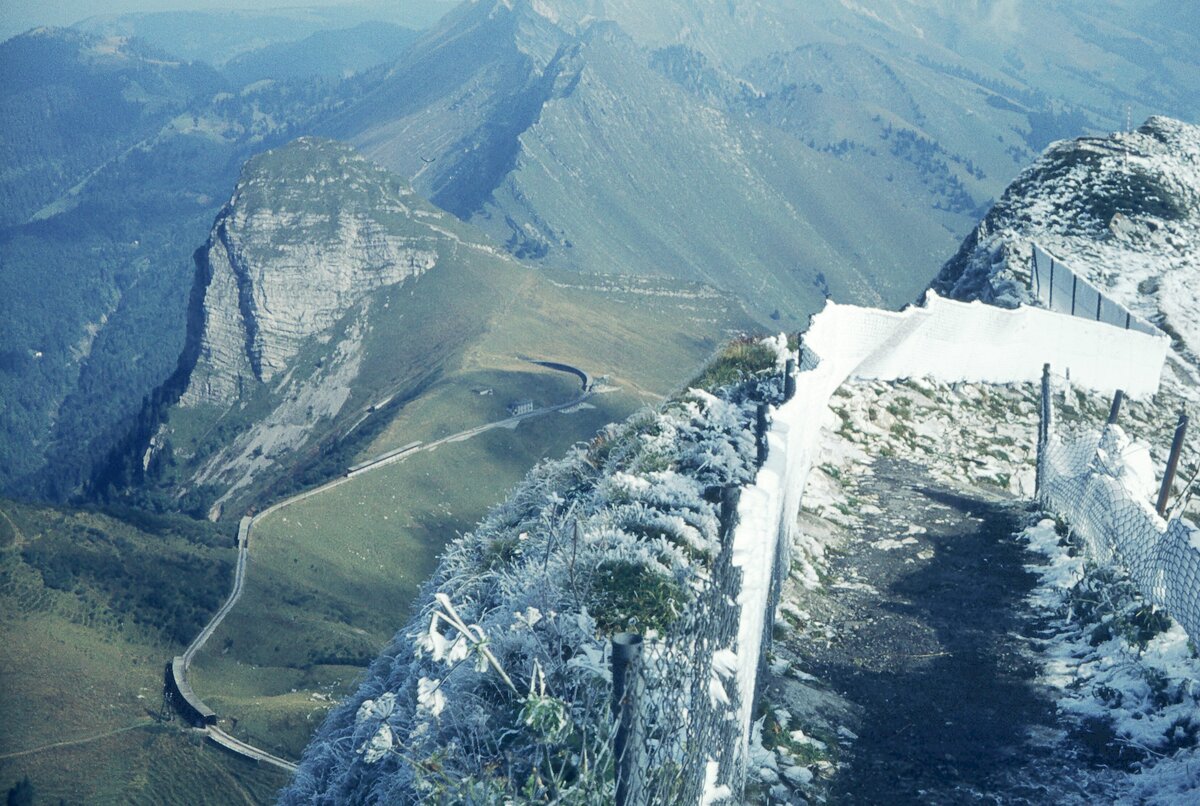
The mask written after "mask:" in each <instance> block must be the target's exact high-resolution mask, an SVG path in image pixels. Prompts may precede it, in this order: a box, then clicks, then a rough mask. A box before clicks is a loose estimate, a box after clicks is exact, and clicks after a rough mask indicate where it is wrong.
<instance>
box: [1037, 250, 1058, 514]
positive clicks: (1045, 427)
mask: <svg viewBox="0 0 1200 806" xmlns="http://www.w3.org/2000/svg"><path fill="white" fill-rule="evenodd" d="M1051 265H1054V264H1053V263H1051ZM1050 410H1051V407H1050V365H1049V364H1042V407H1041V417H1039V419H1038V444H1037V469H1036V477H1035V481H1034V495H1036V496H1037V498H1038V500H1041V497H1042V483H1043V479H1042V475H1043V468H1042V465H1043V464H1044V463H1045V461H1046V444H1047V443H1048V442H1049V441H1050Z"/></svg>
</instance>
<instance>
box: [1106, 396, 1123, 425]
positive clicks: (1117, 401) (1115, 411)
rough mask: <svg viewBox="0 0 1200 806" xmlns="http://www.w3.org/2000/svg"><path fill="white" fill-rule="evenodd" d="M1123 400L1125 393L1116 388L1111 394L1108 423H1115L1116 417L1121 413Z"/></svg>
mask: <svg viewBox="0 0 1200 806" xmlns="http://www.w3.org/2000/svg"><path fill="white" fill-rule="evenodd" d="M1124 401H1125V393H1124V392H1123V391H1122V390H1120V389H1118V390H1117V393H1116V394H1115V395H1113V402H1112V408H1111V409H1109V410H1108V424H1109V425H1116V422H1117V417H1118V416H1119V415H1120V414H1121V404H1122V403H1123V402H1124Z"/></svg>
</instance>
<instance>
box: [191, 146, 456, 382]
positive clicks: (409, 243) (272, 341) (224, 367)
mask: <svg viewBox="0 0 1200 806" xmlns="http://www.w3.org/2000/svg"><path fill="white" fill-rule="evenodd" d="M404 195H405V191H404V189H401V188H397V187H395V186H394V185H392V184H389V181H388V178H387V177H386V176H385V175H383V174H382V172H380V171H379V170H378V169H377V168H375V167H374V166H372V165H371V164H370V163H368V162H367V161H366V160H364V159H362V158H361V157H358V156H357V155H355V154H354V153H353V152H352V151H351V150H350V149H348V148H345V147H343V146H340V145H338V144H335V143H330V142H328V141H320V140H314V139H309V138H306V139H303V140H299V141H296V142H295V143H292V144H291V145H289V146H287V147H285V148H284V149H280V150H279V151H277V152H270V153H268V154H264V155H262V156H261V157H259V158H256V159H255V160H252V161H251V162H250V163H249V164H248V165H247V167H246V169H245V171H244V172H243V175H242V179H241V181H240V182H239V183H238V186H237V189H236V190H235V192H234V194H233V198H232V199H230V201H229V203H228V204H227V205H226V206H225V208H224V209H223V210H222V211H221V213H220V215H219V216H218V217H217V220H216V223H215V224H214V225H213V229H212V233H211V235H210V236H209V239H208V243H207V244H206V245H205V246H204V247H202V248H201V249H200V250H199V251H198V252H197V254H196V261H197V266H198V269H199V271H198V272H197V282H198V283H200V282H205V279H206V278H207V288H206V289H205V292H204V297H203V325H202V328H201V332H200V333H198V334H191V335H190V337H191V338H199V353H198V357H197V361H196V366H195V367H194V369H193V370H192V373H191V377H190V379H189V381H188V384H187V388H186V391H185V392H184V394H183V397H182V398H181V401H180V402H181V403H182V405H184V406H193V405H197V404H201V403H214V404H219V405H227V404H229V403H231V402H233V401H236V400H237V399H238V398H239V397H241V396H242V394H243V393H244V392H246V391H248V390H249V389H250V388H251V387H253V386H255V385H257V384H261V383H266V382H269V381H270V380H271V379H272V378H273V377H275V376H276V375H278V374H280V373H282V372H284V371H285V370H286V368H287V366H288V362H289V361H290V360H291V359H292V358H293V357H295V355H296V353H297V351H298V350H299V349H300V346H301V345H302V343H303V342H304V340H305V339H306V338H308V337H309V336H312V335H314V334H317V333H320V332H321V331H323V330H325V329H326V328H329V327H330V326H332V325H333V324H334V323H336V322H337V321H338V320H339V319H340V318H341V317H342V316H344V315H345V314H346V313H347V312H348V311H349V310H350V309H351V308H352V307H353V306H354V305H355V304H357V303H358V302H359V301H360V300H362V299H363V297H364V296H365V295H366V294H368V293H369V292H371V291H373V290H375V289H377V288H380V287H382V286H387V285H392V284H395V283H399V282H403V281H405V280H407V279H409V278H412V277H416V276H418V275H420V274H422V273H424V272H426V271H428V270H429V269H431V268H433V266H434V264H435V262H436V260H437V254H436V252H435V251H434V250H433V249H432V248H431V246H430V244H429V243H428V241H427V239H422V238H421V237H419V236H416V235H412V236H410V235H408V234H405V233H403V232H396V231H395V228H387V227H385V226H384V225H383V224H381V223H380V221H379V220H378V216H379V214H380V213H381V212H390V213H395V212H403V211H404V207H405V205H404V198H403V197H404Z"/></svg>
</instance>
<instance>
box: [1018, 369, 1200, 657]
mask: <svg viewBox="0 0 1200 806" xmlns="http://www.w3.org/2000/svg"><path fill="white" fill-rule="evenodd" d="M1048 388H1049V383H1046V384H1044V385H1043V389H1044V390H1048ZM1043 394H1044V398H1043V399H1044V403H1043V427H1042V432H1041V434H1039V441H1038V442H1039V444H1038V478H1039V490H1038V496H1039V499H1040V501H1041V503H1042V505H1043V506H1044V507H1045V508H1046V509H1047V510H1048V511H1051V512H1054V513H1056V514H1058V515H1059V516H1061V517H1062V518H1063V519H1064V520H1065V521H1066V522H1067V523H1068V524H1069V525H1070V528H1071V529H1072V531H1073V532H1074V533H1075V534H1077V535H1078V536H1079V537H1081V538H1082V539H1083V544H1084V547H1085V550H1086V551H1087V553H1088V555H1089V557H1090V558H1091V559H1092V560H1094V561H1095V562H1097V563H1099V564H1118V565H1120V566H1122V567H1124V568H1125V570H1127V571H1128V572H1129V575H1130V577H1131V578H1132V579H1133V581H1134V583H1135V584H1136V585H1137V586H1138V588H1139V590H1140V591H1141V593H1142V594H1143V595H1144V596H1145V597H1146V598H1147V599H1148V600H1149V601H1150V602H1151V603H1153V604H1155V605H1158V606H1160V607H1162V608H1164V609H1165V610H1166V611H1167V612H1168V613H1169V614H1170V615H1171V616H1172V617H1173V618H1174V619H1175V620H1176V621H1178V622H1179V623H1180V625H1182V626H1183V628H1184V630H1185V631H1186V632H1187V634H1188V637H1189V638H1191V640H1192V641H1193V642H1194V643H1197V644H1200V530H1197V528H1196V526H1195V525H1193V524H1192V523H1190V522H1188V521H1186V520H1184V519H1183V518H1182V517H1173V518H1169V519H1168V518H1164V517H1162V516H1161V515H1160V514H1159V513H1158V512H1157V511H1156V509H1155V506H1154V505H1153V504H1152V503H1151V502H1150V495H1149V493H1150V490H1149V489H1148V487H1153V476H1152V473H1151V474H1149V477H1148V474H1147V469H1148V468H1149V469H1150V470H1151V471H1152V467H1153V466H1152V465H1151V464H1150V460H1149V455H1148V452H1147V450H1146V448H1145V446H1143V445H1139V444H1138V443H1136V442H1134V441H1133V440H1131V439H1130V438H1129V437H1128V436H1127V435H1126V434H1125V432H1124V430H1123V429H1122V428H1121V427H1120V425H1118V424H1116V423H1109V424H1107V425H1103V427H1102V428H1095V427H1067V426H1063V425H1060V424H1058V422H1057V418H1056V417H1055V413H1054V408H1053V405H1052V403H1051V400H1052V398H1051V397H1047V396H1046V392H1045V391H1044V393H1043ZM1110 419H1115V418H1110ZM1169 482H1170V480H1169V479H1168V480H1167V483H1166V484H1164V485H1162V486H1163V490H1164V491H1169V489H1170V483H1169ZM1161 497H1162V496H1160V499H1161Z"/></svg>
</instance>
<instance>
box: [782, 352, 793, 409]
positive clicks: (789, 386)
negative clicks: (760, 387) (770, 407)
mask: <svg viewBox="0 0 1200 806" xmlns="http://www.w3.org/2000/svg"><path fill="white" fill-rule="evenodd" d="M795 396H796V359H794V358H789V359H788V360H787V364H785V365H784V368H783V399H784V401H788V400H791V399H792V398H793V397H795Z"/></svg>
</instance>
